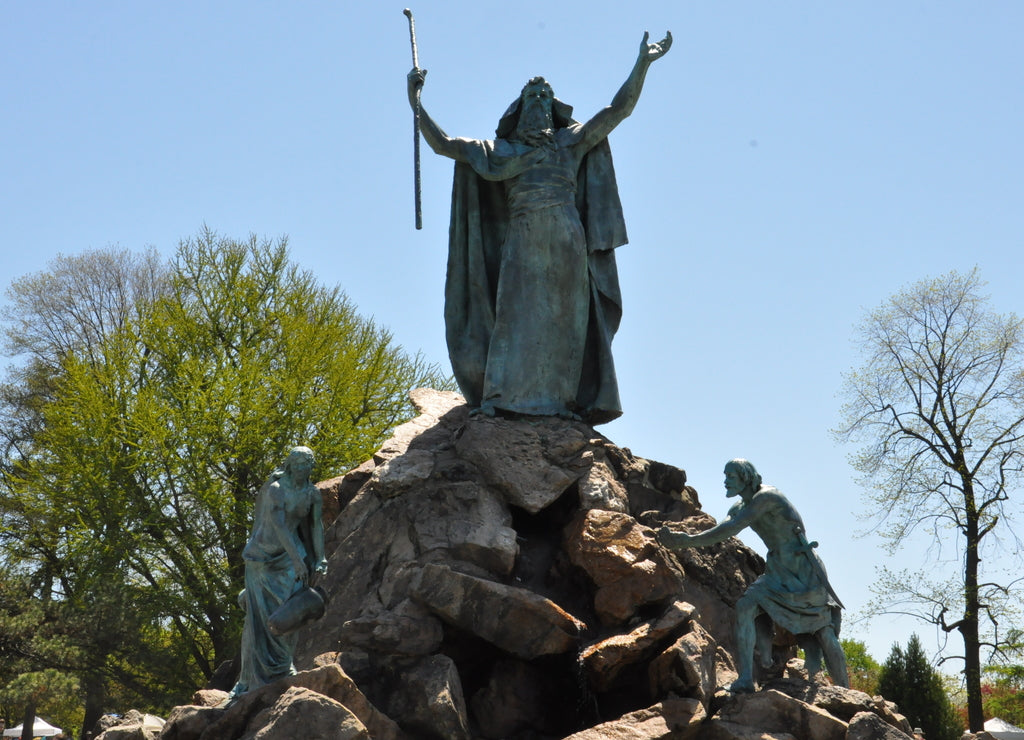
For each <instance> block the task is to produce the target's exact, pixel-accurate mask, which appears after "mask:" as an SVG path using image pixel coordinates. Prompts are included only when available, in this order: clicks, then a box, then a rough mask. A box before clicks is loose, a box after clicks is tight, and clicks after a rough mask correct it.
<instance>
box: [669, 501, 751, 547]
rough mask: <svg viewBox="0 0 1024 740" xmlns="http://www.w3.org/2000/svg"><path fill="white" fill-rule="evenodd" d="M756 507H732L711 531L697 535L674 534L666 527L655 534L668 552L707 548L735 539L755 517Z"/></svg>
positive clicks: (707, 530)
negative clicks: (731, 538)
mask: <svg viewBox="0 0 1024 740" xmlns="http://www.w3.org/2000/svg"><path fill="white" fill-rule="evenodd" d="M755 508H756V506H744V507H733V508H732V509H731V510H730V511H729V513H728V514H727V515H726V517H725V519H723V520H722V521H721V522H719V523H718V524H716V525H715V526H714V527H712V528H711V529H706V530H704V531H703V532H698V533H697V534H687V533H686V532H675V531H673V530H671V529H669V528H668V527H662V528H661V529H659V530H658V532H657V538H658V542H660V543H661V544H662V545H664V546H665V547H667V548H669V549H670V550H681V549H683V548H685V547H707V546H708V545H715V544H718V543H719V542H722V541H724V540H727V539H729V538H730V537H735V536H736V535H738V534H739V533H740V532H742V531H743V530H744V529H746V528H747V527H748V526H750V523H751V520H752V519H753V518H754V517H755V516H757V512H756V511H755Z"/></svg>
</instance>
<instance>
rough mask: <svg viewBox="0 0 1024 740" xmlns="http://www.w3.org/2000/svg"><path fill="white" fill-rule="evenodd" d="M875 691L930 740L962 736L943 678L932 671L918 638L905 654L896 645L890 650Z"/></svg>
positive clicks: (955, 739) (912, 641) (949, 739)
mask: <svg viewBox="0 0 1024 740" xmlns="http://www.w3.org/2000/svg"><path fill="white" fill-rule="evenodd" d="M878 691H879V693H880V694H881V695H882V696H884V697H885V698H886V699H888V700H889V701H894V702H896V704H898V705H899V708H900V712H902V713H903V715H904V716H905V717H906V718H907V720H909V722H910V724H911V725H912V726H914V727H920V728H921V729H922V730H924V736H925V737H926V738H928V739H929V740H959V738H960V736H961V735H962V734H963V726H962V725H961V723H960V719H959V718H958V717H957V714H956V711H955V710H954V709H953V706H952V704H951V703H950V701H949V697H948V696H946V691H945V689H944V688H943V685H942V676H941V675H940V674H939V673H938V671H936V670H935V669H934V668H932V665H931V663H930V662H929V661H928V658H927V657H926V656H925V654H924V650H922V648H921V640H920V639H919V638H918V636H917V635H912V636H911V638H910V640H908V641H907V648H906V650H903V649H902V648H900V646H899V644H898V643H897V644H895V645H893V646H892V651H891V652H890V653H889V657H888V658H886V661H885V663H884V664H883V665H882V669H881V671H880V672H879V675H878Z"/></svg>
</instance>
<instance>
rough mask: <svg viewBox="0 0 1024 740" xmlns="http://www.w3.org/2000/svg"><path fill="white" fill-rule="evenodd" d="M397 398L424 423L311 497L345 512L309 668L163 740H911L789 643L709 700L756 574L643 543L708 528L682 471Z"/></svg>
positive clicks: (447, 397) (579, 430)
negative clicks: (804, 667)
mask: <svg viewBox="0 0 1024 740" xmlns="http://www.w3.org/2000/svg"><path fill="white" fill-rule="evenodd" d="M412 398H413V402H414V403H415V405H416V407H417V409H418V410H419V412H420V415H419V416H418V417H416V418H415V419H413V420H412V421H410V422H408V423H407V424H404V425H402V426H401V427H399V428H398V429H396V430H395V434H394V436H393V437H392V438H391V439H390V440H388V441H387V442H386V443H385V444H384V445H383V446H382V447H381V449H380V450H379V451H378V452H377V453H376V454H375V455H374V456H373V458H372V459H371V460H368V461H367V462H366V463H364V464H363V465H361V466H360V467H358V468H356V469H354V470H353V471H351V472H350V473H348V475H346V476H344V477H343V478H339V479H335V480H331V481H326V482H324V483H322V484H321V491H322V492H323V493H324V495H325V499H326V506H325V511H336V512H338V514H337V517H336V519H335V520H334V523H333V525H331V526H330V528H329V529H328V532H327V552H328V558H329V570H328V573H327V575H326V576H325V577H324V578H323V579H322V580H321V581H320V583H319V585H321V586H322V587H323V588H324V589H325V590H326V591H327V593H328V595H329V598H330V601H329V604H328V607H327V613H326V615H325V616H324V618H323V619H321V620H320V621H319V622H316V623H314V624H312V625H310V626H308V627H306V628H305V629H304V631H303V632H302V633H301V635H300V640H299V648H298V651H297V654H296V665H297V666H298V667H299V668H300V669H307V670H304V671H302V672H300V674H299V675H298V676H294V677H292V678H289V679H287V680H285V681H281V682H278V683H275V684H272V685H270V686H267V687H264V688H263V689H260V690H258V691H255V692H250V694H246V695H245V696H244V697H242V698H241V699H240V700H238V701H237V702H235V703H234V704H232V705H230V706H229V707H226V708H225V707H223V706H218V705H219V704H221V703H222V701H223V700H224V699H225V698H226V695H224V694H223V693H221V692H210V691H207V692H199V694H197V697H196V699H195V705H192V706H187V707H179V708H177V709H175V710H174V713H173V714H172V716H171V717H170V718H169V720H168V724H167V726H166V728H165V730H164V733H163V735H162V737H164V738H168V739H173V740H192V739H193V738H195V739H197V740H198V739H202V740H209V739H212V738H217V740H231V739H233V738H246V739H248V738H259V739H260V740H270V739H271V738H277V737H282V738H284V737H295V736H296V735H294V734H291V735H289V734H288V728H289V726H291V728H292V729H291V731H292V732H293V733H294V732H295V729H294V728H295V725H294V724H292V723H295V722H299V723H300V724H299V725H298V726H299V727H301V728H302V733H303V736H304V737H317V738H319V737H325V738H326V737H330V738H374V739H375V740H381V739H388V740H391V739H394V740H398V739H400V738H415V739H416V740H435V739H436V740H471V739H472V740H476V739H477V738H489V739H490V738H493V739H498V738H505V739H508V740H545V739H548V738H550V739H555V738H559V739H560V738H572V739H573V740H592V739H594V738H624V739H625V738H636V739H638V740H643V739H645V738H670V737H671V738H689V737H693V738H697V737H700V738H705V737H706V738H780V739H781V738H799V739H800V740H804V739H807V740H810V738H814V739H815V740H817V739H818V738H837V740H838V739H839V738H846V737H847V736H849V737H851V738H852V737H857V738H873V737H879V738H881V737H901V736H905V734H906V733H907V732H908V731H909V727H907V726H906V722H905V720H903V719H902V718H901V717H900V716H899V715H897V714H896V712H895V708H894V707H892V705H890V704H887V703H885V702H884V701H882V700H881V699H877V698H876V699H872V698H871V697H868V696H867V695H865V694H862V693H860V692H856V691H850V690H846V689H838V688H835V687H832V686H828V685H825V684H820V683H812V682H808V681H807V680H806V679H805V678H803V677H800V676H799V665H798V662H793V661H791V663H790V666H789V670H788V671H786V669H785V666H786V659H787V658H790V657H792V654H793V653H792V651H791V649H790V648H787V646H786V645H780V647H779V665H780V669H779V670H778V671H776V674H777V675H774V676H771V677H765V678H764V681H763V689H762V691H760V692H758V693H757V694H751V695H742V696H735V697H734V696H730V695H729V694H727V693H726V692H724V691H722V690H721V689H720V688H719V687H720V686H722V685H724V684H727V683H729V682H730V681H731V680H732V679H734V678H735V673H734V672H733V661H732V657H731V655H732V652H733V626H734V625H733V606H734V604H735V602H736V600H737V599H738V598H739V596H740V595H742V593H743V592H744V590H745V589H746V587H747V585H748V584H749V583H751V582H752V581H753V579H754V578H756V577H757V575H758V573H759V572H760V571H761V568H762V567H763V561H762V560H761V558H760V557H759V556H758V555H757V554H756V553H754V552H753V551H752V550H750V549H748V548H747V547H746V546H744V545H743V544H741V543H740V542H738V541H737V540H729V541H727V542H725V543H722V544H720V545H717V546H714V547H710V548H702V549H699V550H687V551H684V552H681V553H678V554H671V553H668V552H667V551H665V550H664V549H663V548H661V547H660V546H659V545H658V544H657V542H656V541H655V538H654V530H655V529H656V528H657V527H660V526H661V525H662V524H663V523H665V522H683V521H685V522H687V525H686V526H688V527H691V528H693V527H696V528H706V527H708V526H710V525H711V524H712V523H713V520H712V519H711V518H710V517H709V516H708V515H706V514H704V513H703V512H702V511H701V509H700V503H699V500H698V498H697V493H696V491H694V490H693V489H692V488H690V487H688V486H687V485H686V474H685V472H684V471H682V470H680V469H678V468H675V467H672V466H670V465H665V464H663V463H658V462H654V461H649V460H645V459H642V458H639V457H636V456H634V455H633V454H632V453H631V452H630V451H629V450H628V449H625V448H620V447H617V446H615V445H614V444H613V443H612V442H610V441H609V440H608V439H607V438H605V437H603V436H602V435H601V434H599V433H598V432H596V431H595V430H594V429H593V428H591V427H589V426H587V425H585V424H582V423H579V422H572V421H567V420H561V419H556V418H522V419H503V418H489V417H486V416H472V417H471V416H470V415H469V411H468V408H467V406H466V405H465V404H464V403H463V401H462V399H461V397H459V396H458V395H456V394H454V393H447V392H437V391H432V390H427V389H420V390H417V391H413V393H412ZM314 666H315V667H314ZM786 672H788V674H789V676H788V677H783V673H786ZM879 723H880V724H879ZM323 728H330V729H323ZM882 733H896V734H882Z"/></svg>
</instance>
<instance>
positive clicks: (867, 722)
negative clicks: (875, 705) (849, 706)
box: [846, 712, 913, 740]
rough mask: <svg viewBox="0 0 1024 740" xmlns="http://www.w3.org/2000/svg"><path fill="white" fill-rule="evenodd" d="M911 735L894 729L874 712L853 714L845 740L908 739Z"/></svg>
mask: <svg viewBox="0 0 1024 740" xmlns="http://www.w3.org/2000/svg"><path fill="white" fill-rule="evenodd" d="M912 737H913V736H912V735H910V734H908V733H905V732H901V731H900V730H898V729H896V728H895V727H893V726H892V725H891V724H889V723H888V722H886V721H885V720H884V719H882V718H881V717H879V716H878V715H877V714H875V713H874V712H860V713H859V714H855V715H853V717H851V718H850V727H849V729H848V730H847V733H846V740H909V739H910V738H912Z"/></svg>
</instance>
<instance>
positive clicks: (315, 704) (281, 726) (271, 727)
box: [241, 687, 371, 740]
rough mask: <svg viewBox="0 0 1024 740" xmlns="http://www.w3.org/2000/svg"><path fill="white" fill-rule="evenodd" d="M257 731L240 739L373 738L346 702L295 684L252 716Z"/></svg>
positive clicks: (330, 739) (337, 739) (344, 739)
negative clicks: (340, 701) (266, 708)
mask: <svg viewBox="0 0 1024 740" xmlns="http://www.w3.org/2000/svg"><path fill="white" fill-rule="evenodd" d="M251 724H252V725H255V731H249V732H246V734H245V735H243V736H242V738H241V740H250V739H251V740H295V738H297V737H309V738H321V739H322V740H370V737H371V736H370V733H369V731H368V730H367V729H366V726H365V725H363V723H362V722H360V721H359V719H358V718H357V717H356V716H355V715H354V714H352V712H350V711H349V710H348V709H346V708H345V706H344V705H343V704H340V703H338V702H336V701H334V700H333V699H329V698H328V697H326V696H323V695H322V694H318V693H316V692H315V691H310V690H309V689H303V688H298V687H292V688H290V689H288V690H287V691H285V692H284V693H283V694H281V696H280V698H278V700H277V701H276V702H275V703H274V705H273V706H272V707H271V708H270V709H268V710H266V711H264V712H262V713H260V714H259V715H257V716H256V717H254V718H253V719H252V723H251Z"/></svg>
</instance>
